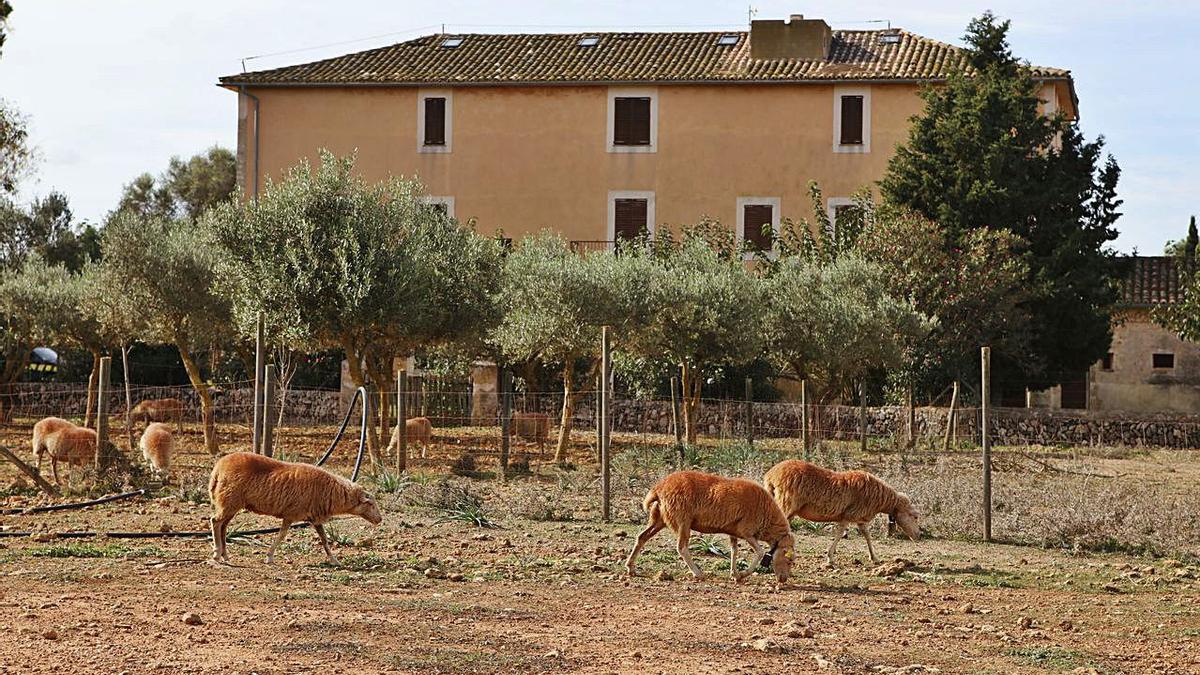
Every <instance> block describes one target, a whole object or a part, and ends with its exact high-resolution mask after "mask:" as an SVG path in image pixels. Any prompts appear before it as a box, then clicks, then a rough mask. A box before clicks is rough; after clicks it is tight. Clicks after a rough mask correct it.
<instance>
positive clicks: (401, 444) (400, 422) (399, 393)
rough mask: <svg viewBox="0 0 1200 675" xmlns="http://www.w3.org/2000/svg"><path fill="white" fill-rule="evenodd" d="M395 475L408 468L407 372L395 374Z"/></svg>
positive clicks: (401, 370)
mask: <svg viewBox="0 0 1200 675" xmlns="http://www.w3.org/2000/svg"><path fill="white" fill-rule="evenodd" d="M396 440H397V443H396V473H397V474H400V473H403V472H404V471H405V470H406V469H407V468H408V371H407V370H405V369H403V368H401V369H400V370H399V371H397V372H396Z"/></svg>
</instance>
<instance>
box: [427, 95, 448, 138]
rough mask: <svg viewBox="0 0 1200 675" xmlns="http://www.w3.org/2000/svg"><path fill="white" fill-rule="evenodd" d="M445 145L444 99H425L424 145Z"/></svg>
mask: <svg viewBox="0 0 1200 675" xmlns="http://www.w3.org/2000/svg"><path fill="white" fill-rule="evenodd" d="M445 144H446V99H444V98H440V97H436V98H435V97H432V96H431V97H429V98H427V99H425V145H445Z"/></svg>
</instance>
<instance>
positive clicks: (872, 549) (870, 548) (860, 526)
mask: <svg viewBox="0 0 1200 675" xmlns="http://www.w3.org/2000/svg"><path fill="white" fill-rule="evenodd" d="M858 531H859V532H862V536H863V539H866V540H867V553H868V554H870V556H871V562H873V563H877V562H879V558H876V557H875V547H873V546H871V531H870V529H868V528H867V524H866V523H859V524H858Z"/></svg>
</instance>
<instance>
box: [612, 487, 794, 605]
mask: <svg viewBox="0 0 1200 675" xmlns="http://www.w3.org/2000/svg"><path fill="white" fill-rule="evenodd" d="M643 506H645V508H646V511H647V512H648V513H649V518H650V522H649V524H648V525H647V526H646V529H644V530H642V533H641V534H639V535H638V539H637V543H636V544H634V547H633V551H632V552H631V553H630V554H629V559H628V560H627V561H625V569H626V570H628V572H629V576H633V575H634V561H635V560H636V559H637V557H638V554H639V553H641V552H642V547H644V546H645V545H646V542H647V541H649V540H650V538H651V537H653V536H654V535H655V534H657V533H658V531H659V530H661V529H663V528H664V527H670V528H671V530H672V531H674V532H675V534H676V536H677V537H678V544H679V545H678V550H679V557H680V558H682V559H683V562H684V563H685V564H686V565H687V566H688V569H689V570H691V572H692V575H693V576H695V577H696V578H697V579H702V578H703V577H704V572H703V571H701V570H700V568H699V567H697V566H696V564H695V563H693V562H692V554H691V551H690V550H688V544H689V542H690V540H691V535H692V531H693V530H694V531H696V532H703V533H706V534H727V535H729V549H730V554H729V576H730V577H732V578H733V579H734V580H735V581H742V580H743V579H745V578H746V577H748V576H750V575H751V574H753V573H754V570H756V569H758V565H759V563H760V562H761V561H762V558H763V555H764V551H763V549H762V547H761V546H760V545H759V542H763V543H766V544H769V545H770V549H771V553H772V556H773V557H772V565H771V567H772V569H773V570H774V571H775V575H776V576H777V577H778V578H779V581H780V583H783V582H785V581H787V579H788V577H789V576H791V572H792V556H793V555H794V554H793V552H792V546H793V544H794V541H793V539H792V531H791V529H790V528H789V527H788V522H787V518H784V517H783V512H782V511H780V510H779V506H778V505H776V504H775V502H774V501H772V500H771V497H770V495H768V494H767V492H766V490H763V488H762V486H761V485H759V484H758V483H755V482H753V481H749V480H745V479H741V478H723V477H721V476H715V475H712V474H707V473H700V472H698V471H677V472H675V473H673V474H670V475H669V476H667V477H665V478H663V479H662V480H660V481H658V483H656V484H655V485H654V487H652V488H650V492H649V493H647V494H646V500H645V501H644V502H643ZM739 539H745V540H746V541H747V542H749V543H750V547H751V548H752V549H754V560H753V561H752V562H751V563H750V567H749V569H747V570H746V572H745V573H744V574H738V571H737V563H738V540H739ZM781 549H782V551H781V554H780V555H775V552H776V551H780V550H781Z"/></svg>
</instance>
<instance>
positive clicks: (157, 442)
mask: <svg viewBox="0 0 1200 675" xmlns="http://www.w3.org/2000/svg"><path fill="white" fill-rule="evenodd" d="M138 447H140V448H141V449H142V457H144V458H145V459H146V462H147V463H149V464H150V466H151V467H153V468H154V471H155V472H156V473H158V475H159V476H161V477H162V478H163V480H167V478H168V476H169V475H170V473H171V456H172V455H173V454H175V436H174V434H172V433H171V427H169V426H167V425H166V424H163V423H162V422H152V423H151V424H150V425H149V426H147V427H146V430H145V431H143V432H142V438H141V440H139V441H138Z"/></svg>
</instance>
